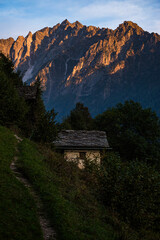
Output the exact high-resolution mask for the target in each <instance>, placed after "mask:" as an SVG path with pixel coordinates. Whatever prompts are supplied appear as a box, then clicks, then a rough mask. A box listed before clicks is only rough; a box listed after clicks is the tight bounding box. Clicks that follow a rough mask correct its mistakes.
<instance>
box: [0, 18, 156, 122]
mask: <svg viewBox="0 0 160 240" xmlns="http://www.w3.org/2000/svg"><path fill="white" fill-rule="evenodd" d="M0 51H2V52H3V53H4V54H5V55H8V56H10V57H11V59H12V60H13V62H14V64H15V68H16V70H18V71H20V72H21V74H22V77H23V81H24V82H27V83H28V84H33V82H34V81H35V79H36V78H37V76H39V77H40V80H41V84H42V88H43V90H44V102H45V105H46V108H47V109H51V108H53V107H54V108H55V110H56V111H57V112H59V114H58V116H59V119H60V118H62V117H64V116H66V115H67V114H68V113H69V111H70V110H71V109H72V108H73V107H74V106H75V104H76V102H78V101H79V102H83V103H84V104H85V105H86V106H88V107H89V110H90V112H91V114H92V115H93V116H94V115H96V114H98V113H100V112H102V111H104V110H105V109H106V108H108V107H111V106H114V105H115V104H117V103H119V102H124V101H125V100H129V99H133V100H134V101H138V102H141V104H142V105H143V106H144V107H152V108H153V110H156V111H157V112H158V114H160V112H159V110H160V108H159V102H160V94H159V92H160V36H159V35H158V34H155V33H151V34H150V33H148V32H145V31H143V29H141V28H140V27H139V26H138V25H137V24H135V23H133V22H124V23H123V24H120V25H119V27H117V29H115V30H111V29H108V28H101V29H100V28H97V27H94V26H89V27H87V26H84V25H82V24H81V23H79V22H78V21H76V22H75V23H70V22H69V21H68V20H65V21H63V22H62V23H61V24H57V25H56V26H54V27H53V28H48V27H47V28H44V29H42V30H39V31H37V32H36V33H34V34H32V33H31V32H29V34H28V35H27V36H26V37H25V38H24V37H23V36H20V37H18V38H17V40H16V41H14V39H12V38H9V39H6V40H4V39H1V40H0Z"/></svg>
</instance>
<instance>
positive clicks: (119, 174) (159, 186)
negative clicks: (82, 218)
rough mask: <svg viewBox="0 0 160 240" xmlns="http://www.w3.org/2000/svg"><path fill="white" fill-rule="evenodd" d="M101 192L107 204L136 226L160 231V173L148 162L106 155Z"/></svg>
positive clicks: (101, 178)
mask: <svg viewBox="0 0 160 240" xmlns="http://www.w3.org/2000/svg"><path fill="white" fill-rule="evenodd" d="M103 161H104V164H103V167H102V171H101V176H100V182H101V194H102V199H103V202H104V203H105V205H106V206H108V207H111V209H112V211H113V212H117V213H118V215H119V218H120V219H122V220H124V221H125V222H128V223H129V224H130V225H131V226H132V227H133V228H135V229H145V230H153V231H155V232H158V231H160V222H159V221H160V209H159V204H160V199H159V196H160V174H159V173H158V172H157V171H156V170H155V169H154V168H152V167H150V166H148V165H147V164H145V163H142V162H138V161H132V162H128V163H123V162H122V161H121V160H120V158H119V157H118V156H117V155H115V154H114V153H111V154H108V155H107V156H106V157H105V158H104V160H103Z"/></svg>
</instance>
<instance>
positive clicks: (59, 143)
mask: <svg viewBox="0 0 160 240" xmlns="http://www.w3.org/2000/svg"><path fill="white" fill-rule="evenodd" d="M54 145H55V147H56V149H58V150H60V151H61V152H63V154H64V158H65V159H66V160H67V161H77V163H78V166H79V168H83V167H84V161H85V160H86V159H87V160H89V161H94V162H96V163H97V164H100V161H101V154H102V152H103V151H104V150H106V149H109V144H108V141H107V137H106V133H105V132H103V131H83V130H78V131H77V130H76V131H75V130H65V131H61V132H60V133H59V134H58V137H57V139H56V141H54Z"/></svg>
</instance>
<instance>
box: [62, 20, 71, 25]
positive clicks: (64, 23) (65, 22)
mask: <svg viewBox="0 0 160 240" xmlns="http://www.w3.org/2000/svg"><path fill="white" fill-rule="evenodd" d="M70 24H71V23H70V22H69V21H68V19H65V20H64V21H63V22H62V23H61V25H70Z"/></svg>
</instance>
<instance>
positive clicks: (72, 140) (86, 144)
mask: <svg viewBox="0 0 160 240" xmlns="http://www.w3.org/2000/svg"><path fill="white" fill-rule="evenodd" d="M53 143H54V145H55V147H56V148H59V149H105V148H109V144H108V141H107V137H106V133H105V132H103V131H83V130H77V131H76V130H65V131H61V132H60V133H59V134H58V138H57V139H56V141H54V142H53Z"/></svg>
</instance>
